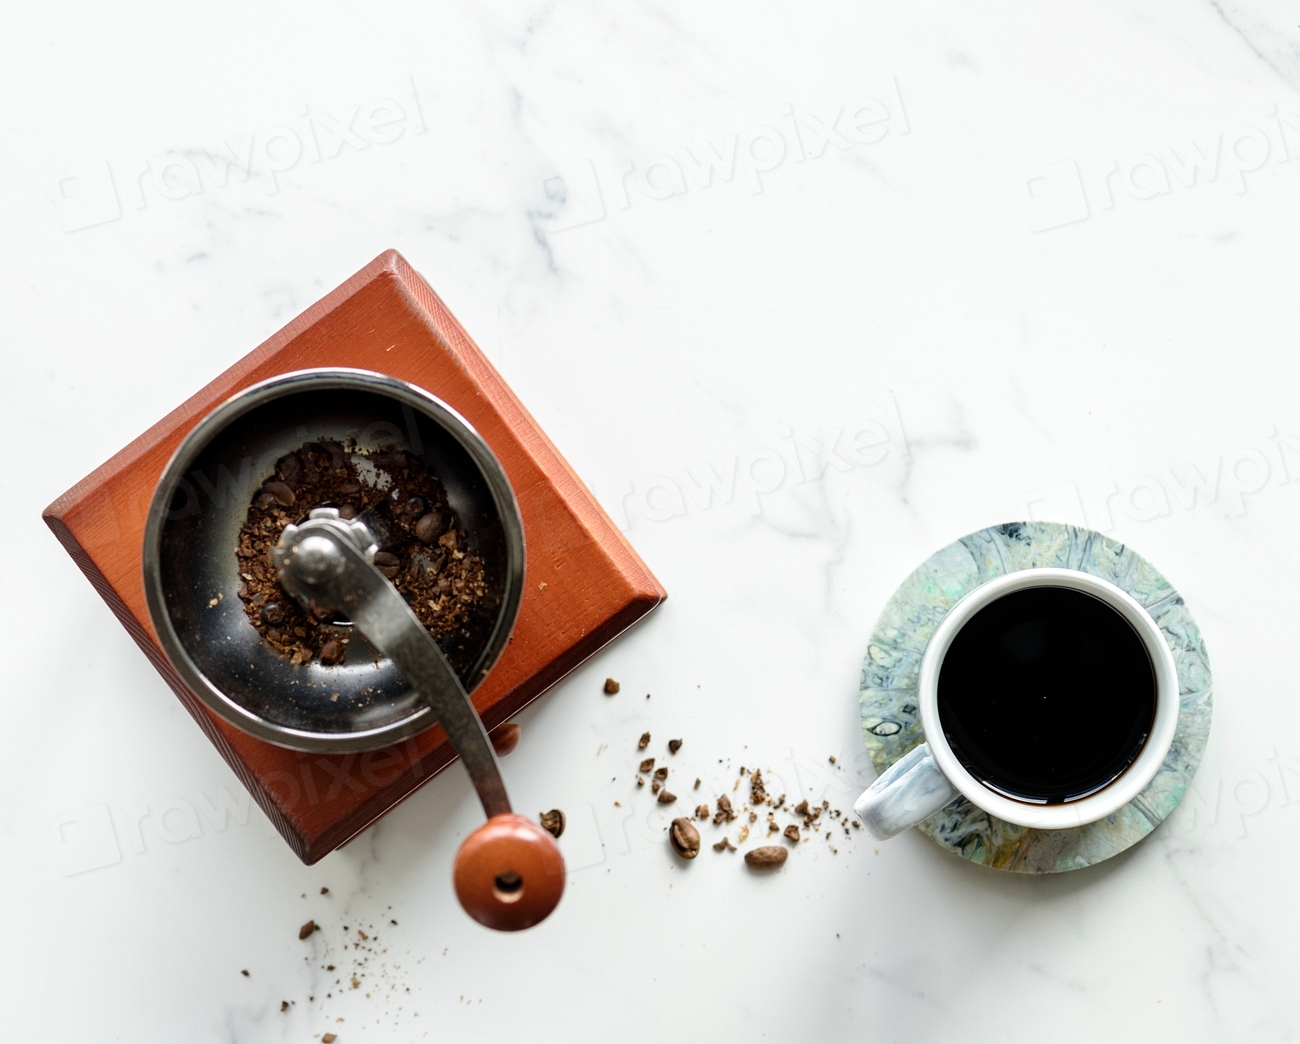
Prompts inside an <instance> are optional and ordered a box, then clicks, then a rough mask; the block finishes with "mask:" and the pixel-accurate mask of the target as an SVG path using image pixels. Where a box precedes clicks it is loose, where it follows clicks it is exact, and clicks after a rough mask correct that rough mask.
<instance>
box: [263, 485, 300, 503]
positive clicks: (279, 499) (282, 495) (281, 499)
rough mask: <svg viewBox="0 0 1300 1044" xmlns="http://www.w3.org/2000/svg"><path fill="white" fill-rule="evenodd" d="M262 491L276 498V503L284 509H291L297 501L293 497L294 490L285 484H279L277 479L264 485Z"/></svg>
mask: <svg viewBox="0 0 1300 1044" xmlns="http://www.w3.org/2000/svg"><path fill="white" fill-rule="evenodd" d="M262 490H263V491H264V492H266V493H270V494H271V496H273V497H275V502H276V503H277V504H281V505H283V506H284V507H290V506H291V505H292V504H293V502H294V500H295V499H296V498H295V497H294V495H293V490H292V489H290V488H289V487H288V486H287V485H286V484H285V483H283V482H279V481H277V480H275V479H272V480H271V481H270V482H266V483H263V485H262Z"/></svg>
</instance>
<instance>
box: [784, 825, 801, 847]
mask: <svg viewBox="0 0 1300 1044" xmlns="http://www.w3.org/2000/svg"><path fill="white" fill-rule="evenodd" d="M785 837H786V840H787V841H789V842H790V843H791V844H795V845H797V844H798V843H799V828H798V827H797V826H795V825H794V824H793V823H791V824H790V825H789V826H788V827H786V828H785Z"/></svg>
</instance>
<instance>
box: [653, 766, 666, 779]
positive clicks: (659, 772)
mask: <svg viewBox="0 0 1300 1044" xmlns="http://www.w3.org/2000/svg"><path fill="white" fill-rule="evenodd" d="M667 778H668V766H667V765H665V766H663V768H657V769H655V779H658V780H665V779H667Z"/></svg>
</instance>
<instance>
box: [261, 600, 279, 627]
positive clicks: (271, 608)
mask: <svg viewBox="0 0 1300 1044" xmlns="http://www.w3.org/2000/svg"><path fill="white" fill-rule="evenodd" d="M262 620H263V622H264V623H266V624H267V625H268V626H270V627H279V626H280V624H282V623H284V608H283V606H281V605H280V603H279V602H267V603H266V605H264V606H262Z"/></svg>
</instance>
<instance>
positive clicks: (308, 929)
mask: <svg viewBox="0 0 1300 1044" xmlns="http://www.w3.org/2000/svg"><path fill="white" fill-rule="evenodd" d="M319 930H320V925H318V924H317V923H316V922H315V921H308V922H307V923H306V924H304V925H303V926H302V927H301V928H299V929H298V938H299V939H306V938H307V937H308V936H310V935H311V933H312V932H315V931H319Z"/></svg>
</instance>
